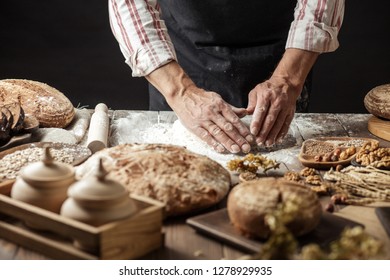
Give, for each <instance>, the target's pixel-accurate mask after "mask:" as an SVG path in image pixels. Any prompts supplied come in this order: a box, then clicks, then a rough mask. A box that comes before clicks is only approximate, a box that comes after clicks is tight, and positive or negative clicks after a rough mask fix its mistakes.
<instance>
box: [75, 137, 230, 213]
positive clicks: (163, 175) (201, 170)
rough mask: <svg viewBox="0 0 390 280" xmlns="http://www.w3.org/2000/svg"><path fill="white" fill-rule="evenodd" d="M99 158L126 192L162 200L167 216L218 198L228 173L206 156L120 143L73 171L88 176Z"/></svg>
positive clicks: (179, 149) (223, 191) (225, 188)
mask: <svg viewBox="0 0 390 280" xmlns="http://www.w3.org/2000/svg"><path fill="white" fill-rule="evenodd" d="M100 158H102V159H103V166H104V168H105V169H106V170H107V171H108V175H107V177H108V178H110V179H113V180H117V181H119V182H120V183H121V184H123V185H124V186H125V187H126V188H127V189H128V190H129V192H130V193H132V194H137V195H142V196H146V197H150V198H153V199H155V200H158V201H161V202H163V203H164V204H165V205H166V207H165V210H166V215H167V216H175V215H181V214H187V213H190V212H193V211H197V210H200V209H203V208H206V207H210V206H212V205H215V204H216V203H218V202H219V201H221V200H222V199H223V198H224V197H225V196H226V194H227V193H228V191H229V188H230V173H229V172H228V171H227V170H226V169H225V168H223V167H222V166H221V165H220V164H218V163H217V162H215V161H213V160H211V159H209V158H208V157H206V156H203V155H198V154H196V153H193V152H191V151H188V150H187V149H186V148H184V147H180V146H174V145H165V144H122V145H118V146H115V147H111V148H105V149H103V150H100V151H98V152H96V153H95V154H94V155H92V156H91V157H90V158H89V159H88V160H87V161H86V162H84V163H83V164H82V165H80V166H79V167H78V168H77V170H76V176H77V178H78V179H80V178H83V177H85V176H88V175H89V174H91V172H93V170H94V168H96V166H97V164H96V162H97V161H98V160H99V159H100Z"/></svg>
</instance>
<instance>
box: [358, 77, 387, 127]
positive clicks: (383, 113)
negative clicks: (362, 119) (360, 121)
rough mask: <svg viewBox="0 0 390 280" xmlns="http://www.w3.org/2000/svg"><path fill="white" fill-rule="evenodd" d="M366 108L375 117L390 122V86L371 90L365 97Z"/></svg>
mask: <svg viewBox="0 0 390 280" xmlns="http://www.w3.org/2000/svg"><path fill="white" fill-rule="evenodd" d="M364 106H365V107H366V109H367V111H368V112H370V113H371V114H373V115H374V116H377V117H381V118H385V119H388V120H390V84H385V85H381V86H377V87H375V88H373V89H372V90H370V91H369V92H368V93H367V94H366V96H365V97H364Z"/></svg>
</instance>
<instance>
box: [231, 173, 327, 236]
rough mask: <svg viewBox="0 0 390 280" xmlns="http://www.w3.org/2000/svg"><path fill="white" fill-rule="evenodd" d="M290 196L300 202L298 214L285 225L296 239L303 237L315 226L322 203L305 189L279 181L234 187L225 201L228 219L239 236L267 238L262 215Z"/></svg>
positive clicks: (265, 180) (293, 183)
mask: <svg viewBox="0 0 390 280" xmlns="http://www.w3.org/2000/svg"><path fill="white" fill-rule="evenodd" d="M291 197H300V198H302V203H301V207H300V210H299V212H298V214H297V215H296V216H295V217H294V219H293V220H292V221H291V222H290V223H289V224H287V225H286V226H287V227H288V228H289V229H290V230H291V232H292V233H293V234H294V235H295V236H301V235H304V234H306V233H308V232H310V231H312V230H313V229H314V228H315V227H316V226H317V225H318V223H319V221H320V218H321V213H322V207H321V204H320V202H319V200H318V197H317V195H316V194H315V193H314V192H313V191H312V190H310V189H309V188H308V187H305V186H303V185H301V184H299V183H296V182H291V181H287V180H284V179H282V178H273V177H267V178H261V179H258V180H254V181H248V182H243V183H240V184H238V185H237V186H235V187H234V188H233V190H232V191H231V192H230V193H229V196H228V200H227V210H228V215H229V219H230V221H231V223H232V225H233V226H234V227H235V228H237V229H238V230H239V232H240V233H241V234H243V235H245V236H247V237H250V238H261V239H266V238H268V237H269V235H270V233H271V232H270V229H269V227H268V225H267V224H266V223H265V220H264V218H265V216H266V215H267V214H269V213H272V212H273V211H274V210H275V209H276V208H277V205H278V204H279V203H281V202H283V201H286V200H288V199H289V198H291Z"/></svg>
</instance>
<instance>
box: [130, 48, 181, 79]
mask: <svg viewBox="0 0 390 280" xmlns="http://www.w3.org/2000/svg"><path fill="white" fill-rule="evenodd" d="M172 60H177V58H176V53H175V50H174V48H173V45H172V44H171V43H170V42H160V43H153V48H148V47H147V46H145V47H141V48H138V49H137V50H135V51H134V53H133V54H132V55H131V56H130V57H128V58H127V59H126V60H125V62H126V64H128V65H129V66H130V67H131V69H132V76H133V77H143V76H147V75H149V74H150V73H151V72H153V71H154V70H156V69H157V68H159V67H161V66H163V65H165V64H167V63H169V62H170V61H172Z"/></svg>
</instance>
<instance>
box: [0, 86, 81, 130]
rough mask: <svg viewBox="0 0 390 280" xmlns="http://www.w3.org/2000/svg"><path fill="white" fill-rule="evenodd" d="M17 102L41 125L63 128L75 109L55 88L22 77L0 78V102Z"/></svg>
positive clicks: (67, 123) (70, 119) (68, 122)
mask: <svg viewBox="0 0 390 280" xmlns="http://www.w3.org/2000/svg"><path fill="white" fill-rule="evenodd" d="M12 102H18V103H19V104H20V105H21V106H22V108H23V110H24V112H25V113H26V114H31V115H33V116H35V117H36V118H37V119H38V121H39V124H40V126H42V127H58V128H64V127H66V126H67V125H69V124H70V122H71V121H72V120H73V118H74V115H75V109H74V107H73V105H72V103H71V102H70V100H69V99H68V98H67V97H66V96H65V95H64V94H63V93H61V92H60V91H58V90H57V89H55V88H53V87H51V86H49V85H47V84H45V83H41V82H37V81H31V80H23V79H5V80H0V103H12Z"/></svg>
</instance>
